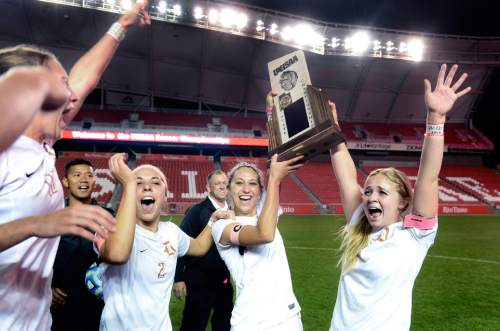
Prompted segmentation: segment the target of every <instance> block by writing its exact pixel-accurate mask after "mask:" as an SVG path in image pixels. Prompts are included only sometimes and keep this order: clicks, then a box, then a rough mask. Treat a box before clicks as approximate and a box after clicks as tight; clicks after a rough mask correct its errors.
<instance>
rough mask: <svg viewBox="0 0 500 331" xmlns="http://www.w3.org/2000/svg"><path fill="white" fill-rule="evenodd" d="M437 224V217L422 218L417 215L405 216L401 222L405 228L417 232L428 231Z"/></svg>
mask: <svg viewBox="0 0 500 331" xmlns="http://www.w3.org/2000/svg"><path fill="white" fill-rule="evenodd" d="M436 224H437V217H431V218H427V217H422V216H417V215H412V214H410V215H406V216H405V218H404V220H403V226H404V227H405V228H417V229H419V230H430V229H432V228H433V227H434V226H435V225H436Z"/></svg>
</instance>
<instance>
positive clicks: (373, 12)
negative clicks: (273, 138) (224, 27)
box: [0, 0, 500, 122]
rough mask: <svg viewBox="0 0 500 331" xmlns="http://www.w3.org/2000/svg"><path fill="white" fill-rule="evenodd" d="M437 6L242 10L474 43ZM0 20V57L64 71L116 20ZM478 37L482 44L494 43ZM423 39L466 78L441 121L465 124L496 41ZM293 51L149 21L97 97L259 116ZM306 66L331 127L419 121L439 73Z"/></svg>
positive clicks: (40, 10)
mask: <svg viewBox="0 0 500 331" xmlns="http://www.w3.org/2000/svg"><path fill="white" fill-rule="evenodd" d="M240 2H241V3H243V1H240ZM445 2H446V3H447V6H445V5H443V4H437V5H435V6H436V7H434V5H427V4H422V2H411V3H410V2H408V1H406V2H402V1H396V0H390V1H389V0H386V1H384V2H382V3H380V2H375V1H350V2H349V5H342V4H333V3H331V1H326V0H325V1H317V4H316V3H313V2H308V3H307V6H304V3H303V2H302V1H299V0H291V1H287V2H286V5H285V4H284V2H282V1H277V0H273V1H263V0H262V1H245V3H246V4H250V5H258V6H263V7H265V8H266V9H269V10H278V11H280V12H281V11H282V12H283V13H281V14H282V15H287V14H286V13H285V11H288V12H289V13H290V14H294V15H298V14H300V15H301V16H308V17H309V18H312V19H314V20H322V21H327V22H334V21H335V22H340V23H345V24H363V25H367V24H369V23H370V22H373V25H377V26H378V27H381V28H387V29H394V28H398V29H408V30H413V29H414V30H417V31H420V32H426V33H427V32H428V33H443V32H445V31H448V30H446V27H445V26H444V25H447V24H451V25H449V26H451V27H450V30H449V32H447V33H452V34H455V33H464V34H467V35H477V33H476V32H477V31H476V30H475V28H473V25H472V24H468V26H469V28H470V30H466V26H467V25H466V24H464V25H463V26H462V25H460V24H459V22H460V21H462V22H465V21H466V20H463V18H464V15H466V12H464V8H463V7H461V8H460V9H458V8H455V9H453V10H451V9H449V8H451V7H452V6H457V5H456V4H455V2H451V1H445ZM208 3H209V4H210V3H213V2H208ZM375 3H377V4H375ZM448 6H450V7H448ZM0 11H1V12H2V20H1V22H0V31H1V32H0V47H5V46H11V45H13V44H17V43H34V44H37V45H40V46H44V47H47V48H49V49H51V50H53V51H54V52H55V53H56V54H57V55H58V56H59V58H60V59H61V62H62V63H63V64H64V65H65V66H66V67H67V68H69V67H70V65H71V64H72V63H74V61H76V59H78V57H79V56H81V55H82V53H83V52H84V51H85V50H86V49H88V48H89V47H91V46H92V45H93V43H95V42H96V40H97V39H98V38H99V37H100V36H101V35H102V34H103V33H104V32H105V31H106V30H107V28H108V27H109V26H110V24H111V23H112V22H113V21H114V20H115V19H116V14H112V13H108V12H102V11H96V10H90V9H85V8H79V7H71V6H62V5H56V4H50V3H44V2H39V1H17V0H4V1H1V2H0ZM343 11H344V13H345V14H343ZM358 13H359V14H360V15H359V18H356V17H357V14H358ZM471 13H472V11H471ZM413 15H415V19H412V17H413ZM485 15H493V14H492V13H488V12H486V13H485ZM450 17H451V18H450ZM419 20H421V21H419ZM384 22H385V23H384ZM420 22H423V23H420ZM449 22H451V23H449ZM427 23H429V24H427ZM432 23H434V24H432ZM419 24H422V25H419ZM454 24H455V25H454ZM484 24H487V22H484ZM383 25H385V26H383ZM424 25H425V26H424ZM458 28H463V29H464V30H457V29H458ZM496 28H497V29H498V27H496ZM485 31H486V33H485V34H486V35H491V34H494V33H495V31H494V30H485ZM405 33H406V32H405ZM428 36H429V38H430V44H429V45H430V46H429V48H431V49H433V51H434V52H435V53H434V55H435V56H437V57H439V56H441V57H442V58H447V57H446V55H443V54H451V53H450V52H452V53H453V54H454V55H453V56H448V58H451V59H457V60H458V61H459V62H462V63H463V64H462V66H461V70H465V71H467V72H468V73H469V79H468V84H469V85H470V86H471V87H472V88H473V92H472V93H470V94H469V95H467V96H466V97H464V98H462V99H461V100H460V102H459V104H458V105H457V107H456V109H455V110H454V112H453V113H452V114H451V115H450V121H453V122H466V121H467V120H468V119H469V118H470V115H471V112H472V111H473V110H474V107H475V105H476V104H477V102H478V100H479V97H480V96H481V95H482V93H483V91H484V90H485V88H486V86H487V84H488V82H489V80H490V78H491V76H492V73H493V71H494V69H495V68H497V67H498V65H499V64H500V38H491V37H487V38H476V37H474V36H473V37H470V36H468V37H456V36H450V35H446V36H435V35H428ZM293 50H294V48H291V47H288V46H286V45H283V44H279V43H272V42H267V41H263V40H259V39H255V38H248V37H242V36H238V35H234V34H227V33H221V32H217V31H211V30H207V29H200V28H196V27H192V26H186V25H180V24H170V23H166V22H159V21H154V22H153V25H152V28H150V29H139V28H136V29H133V30H131V31H130V32H129V33H128V36H127V38H126V40H125V41H124V42H123V44H122V45H121V46H120V49H119V51H118V53H117V55H116V56H115V58H114V59H113V61H112V63H111V64H110V66H109V68H108V70H107V71H106V73H105V75H104V77H103V79H102V82H101V88H102V89H103V90H105V91H106V93H107V94H106V96H107V98H106V99H107V102H110V103H113V102H114V101H113V100H116V103H117V104H120V102H121V100H122V97H123V96H125V95H128V94H130V95H132V96H134V100H135V101H134V102H136V103H137V106H140V105H143V106H144V105H145V106H151V103H150V101H151V99H152V98H150V97H149V96H162V97H166V98H171V99H179V100H187V101H192V102H196V103H200V104H201V103H207V104H211V105H216V106H217V105H218V106H225V107H231V108H235V109H239V110H249V111H262V112H263V111H264V95H265V94H266V92H267V91H268V90H269V88H270V85H269V82H268V74H267V62H269V61H271V60H273V59H275V58H277V57H280V56H282V55H284V54H286V53H288V52H291V51H293ZM478 50H479V51H480V52H483V53H484V54H486V53H487V54H490V55H491V54H493V56H492V57H488V59H487V60H481V59H479V60H478V58H477V57H475V54H477V51H478ZM456 54H460V55H456ZM464 54H465V55H464ZM481 54H482V53H481ZM462 55H463V56H462ZM307 61H308V65H309V70H310V73H311V79H312V81H313V84H314V85H315V86H318V87H321V88H324V89H325V90H326V91H327V92H328V93H329V95H330V96H331V98H332V99H333V100H334V101H335V102H336V103H337V108H338V110H339V113H340V116H341V118H342V119H344V120H345V119H347V120H350V121H372V122H421V121H423V119H424V117H425V110H424V104H423V98H422V93H423V83H422V81H423V79H424V78H425V77H427V78H430V79H431V80H434V79H435V76H436V74H437V71H438V67H439V63H438V62H439V61H423V62H411V61H405V60H395V59H382V58H373V57H359V56H358V57H349V56H331V55H330V56H325V55H319V54H314V53H310V52H308V53H307ZM136 96H139V97H136Z"/></svg>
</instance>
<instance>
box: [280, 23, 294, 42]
mask: <svg viewBox="0 0 500 331" xmlns="http://www.w3.org/2000/svg"><path fill="white" fill-rule="evenodd" d="M293 32H294V31H293V28H292V27H291V26H288V25H287V26H285V28H284V29H283V30H282V31H281V38H282V39H283V40H284V41H290V40H292V38H293Z"/></svg>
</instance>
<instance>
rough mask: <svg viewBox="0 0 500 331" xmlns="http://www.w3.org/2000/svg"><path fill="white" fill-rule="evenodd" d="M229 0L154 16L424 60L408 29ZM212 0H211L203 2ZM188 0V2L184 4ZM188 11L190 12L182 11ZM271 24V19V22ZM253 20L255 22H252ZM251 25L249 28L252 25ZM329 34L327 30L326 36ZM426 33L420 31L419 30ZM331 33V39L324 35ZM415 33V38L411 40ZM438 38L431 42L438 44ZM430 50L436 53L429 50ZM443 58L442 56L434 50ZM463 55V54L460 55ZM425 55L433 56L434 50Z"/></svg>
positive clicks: (308, 45)
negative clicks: (339, 20)
mask: <svg viewBox="0 0 500 331" xmlns="http://www.w3.org/2000/svg"><path fill="white" fill-rule="evenodd" d="M38 1H41V2H47V3H54V4H62V5H67V6H74V7H82V8H89V9H94V10H101V11H107V12H114V13H123V12H124V11H126V10H127V9H129V8H131V7H132V5H133V4H134V3H136V2H140V1H143V0H38ZM230 1H231V0H224V1H220V2H210V4H211V6H210V7H208V6H205V5H203V4H202V3H200V2H197V1H186V2H182V4H183V6H185V8H181V3H180V2H177V4H175V5H173V6H172V2H173V1H171V0H154V1H153V2H154V3H155V5H153V6H152V7H151V8H152V9H153V10H151V13H150V15H151V18H152V19H153V20H157V21H163V22H169V23H172V24H182V25H188V26H194V27H197V28H202V29H209V30H215V31H220V32H223V33H229V34H236V35H239V36H247V37H251V38H256V39H260V40H267V41H269V42H273V43H280V44H285V45H288V46H291V47H297V48H301V49H304V50H306V51H310V52H314V53H318V54H323V55H341V56H353V55H354V56H361V55H363V56H371V57H385V58H391V59H402V60H413V61H421V60H423V59H424V50H425V53H427V52H428V50H427V49H426V48H424V39H423V38H420V39H418V38H414V37H413V36H412V35H411V34H410V33H408V32H406V31H397V30H386V29H371V28H366V30H363V31H360V30H359V27H356V26H351V25H346V24H333V23H327V22H320V21H314V20H312V19H304V20H302V19H300V17H297V16H290V15H287V14H284V13H278V12H274V11H273V12H270V11H267V10H264V9H259V8H256V7H250V6H245V5H242V4H241V3H239V4H236V3H235V5H234V6H232V7H231V6H230V5H229V4H230V3H231V2H230ZM205 3H208V2H205ZM184 4H185V5H184ZM183 10H184V11H185V12H189V13H192V16H188V15H183V14H184V13H183ZM269 23H270V24H269ZM253 24H255V25H253ZM251 25H253V26H252V28H248V27H249V26H251ZM326 33H328V34H329V35H325V34H326ZM421 36H422V34H421ZM423 36H424V37H425V39H435V40H440V39H443V38H444V36H443V37H440V36H438V35H423ZM327 37H328V39H326V38H327ZM412 38H414V39H412ZM435 44H437V43H433V45H435ZM429 54H438V53H436V52H435V51H432V50H429ZM436 56H437V57H439V56H440V55H439V54H438V55H436ZM460 56H462V57H464V56H465V55H463V54H461V55H460ZM425 60H430V61H432V60H433V59H431V58H430V55H427V56H426V57H425Z"/></svg>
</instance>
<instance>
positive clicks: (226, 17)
mask: <svg viewBox="0 0 500 331" xmlns="http://www.w3.org/2000/svg"><path fill="white" fill-rule="evenodd" d="M235 16H236V13H235V12H234V10H232V9H229V8H225V9H223V10H222V11H221V12H220V25H222V26H223V27H224V28H229V27H231V26H232V25H233V23H234V19H235Z"/></svg>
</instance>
